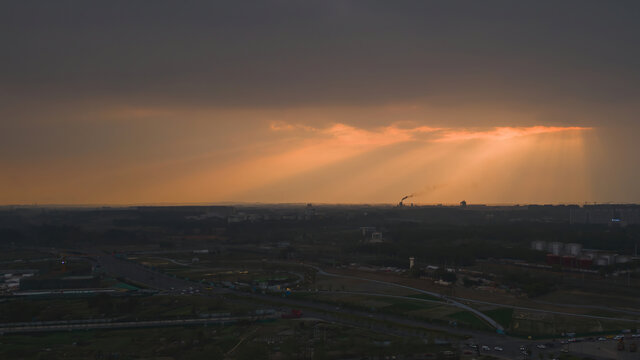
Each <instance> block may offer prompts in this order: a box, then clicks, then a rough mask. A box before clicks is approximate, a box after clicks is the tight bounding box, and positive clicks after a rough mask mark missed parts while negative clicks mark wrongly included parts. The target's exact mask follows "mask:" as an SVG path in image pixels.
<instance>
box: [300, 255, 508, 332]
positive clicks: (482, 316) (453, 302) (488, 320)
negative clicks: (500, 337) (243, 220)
mask: <svg viewBox="0 0 640 360" xmlns="http://www.w3.org/2000/svg"><path fill="white" fill-rule="evenodd" d="M308 266H311V267H312V268H314V269H316V271H317V272H318V274H320V275H324V276H330V277H337V278H342V279H353V280H360V281H368V282H372V283H376V284H383V285H387V286H395V287H399V288H402V289H407V290H411V291H415V292H418V293H421V294H426V295H430V296H433V297H436V298H439V299H442V300H443V301H445V302H447V303H448V304H451V305H453V306H456V307H459V308H461V309H464V310H466V311H469V312H472V313H473V314H475V315H476V316H477V317H479V318H480V319H482V320H484V321H485V322H486V323H487V324H489V325H491V326H492V327H493V328H494V329H496V330H497V331H499V332H504V328H503V327H502V325H500V324H498V323H497V322H496V321H495V320H493V319H492V318H490V317H489V316H487V315H485V314H483V313H482V312H481V311H479V310H476V309H474V308H472V307H471V306H468V305H465V304H463V303H461V302H459V301H456V300H454V299H452V298H450V297H447V296H445V295H442V294H439V293H437V292H433V291H427V290H422V289H418V288H414V287H411V286H407V285H400V284H396V283H392V282H387V281H381V280H373V279H367V278H363V277H359V276H350V275H340V274H332V273H328V272H326V271H324V270H322V269H321V268H319V267H317V266H313V265H308Z"/></svg>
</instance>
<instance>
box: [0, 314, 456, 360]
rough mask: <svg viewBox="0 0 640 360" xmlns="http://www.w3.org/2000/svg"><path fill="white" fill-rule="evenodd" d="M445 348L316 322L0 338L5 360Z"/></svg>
mask: <svg viewBox="0 0 640 360" xmlns="http://www.w3.org/2000/svg"><path fill="white" fill-rule="evenodd" d="M443 350H451V348H450V347H449V346H446V345H433V344H431V345H429V344H425V343H424V342H423V341H420V340H419V339H409V338H399V337H394V336H390V335H386V334H380V333H373V332H370V331H368V330H363V329H357V328H351V327H344V326H338V325H332V324H326V323H321V322H315V321H277V322H274V323H267V324H245V325H240V324H238V325H231V326H224V327H223V326H209V327H203V326H199V327H184V328H150V329H135V330H101V331H74V332H58V333H47V334H31V335H6V336H3V337H2V338H0V358H3V359H14V358H15V359H62V358H64V359H88V358H91V359H109V358H117V359H140V358H143V359H144V358H147V359H151V358H153V359H166V360H169V359H222V358H227V359H239V360H240V359H251V360H258V359H268V358H270V357H273V356H278V357H281V358H307V357H309V356H310V353H311V352H313V353H314V356H313V358H314V359H331V358H345V357H347V358H348V357H353V356H382V357H386V356H392V355H412V354H416V353H429V352H430V353H438V352H441V351H443Z"/></svg>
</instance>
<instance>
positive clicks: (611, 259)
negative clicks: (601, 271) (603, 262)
mask: <svg viewBox="0 0 640 360" xmlns="http://www.w3.org/2000/svg"><path fill="white" fill-rule="evenodd" d="M616 256H618V255H617V254H612V253H608V254H602V255H600V258H601V259H607V265H611V264H615V262H616Z"/></svg>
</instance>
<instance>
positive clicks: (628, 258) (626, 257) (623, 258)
mask: <svg viewBox="0 0 640 360" xmlns="http://www.w3.org/2000/svg"><path fill="white" fill-rule="evenodd" d="M629 261H631V256H629V255H618V256H616V263H618V264H624V263H628V262H629Z"/></svg>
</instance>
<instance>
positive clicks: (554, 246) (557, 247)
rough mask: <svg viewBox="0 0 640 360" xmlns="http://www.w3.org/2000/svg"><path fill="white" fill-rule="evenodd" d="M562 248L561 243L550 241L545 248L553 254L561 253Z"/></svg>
mask: <svg viewBox="0 0 640 360" xmlns="http://www.w3.org/2000/svg"><path fill="white" fill-rule="evenodd" d="M563 249H564V244H563V243H561V242H552V243H549V248H548V249H547V250H549V252H550V253H552V254H553V255H562V250H563Z"/></svg>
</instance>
